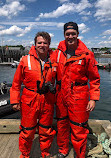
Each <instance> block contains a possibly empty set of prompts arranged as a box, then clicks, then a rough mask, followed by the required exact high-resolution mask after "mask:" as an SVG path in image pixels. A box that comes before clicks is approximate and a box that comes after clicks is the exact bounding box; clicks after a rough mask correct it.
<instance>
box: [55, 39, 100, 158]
mask: <svg viewBox="0 0 111 158" xmlns="http://www.w3.org/2000/svg"><path fill="white" fill-rule="evenodd" d="M56 53H57V62H58V68H57V102H56V105H57V106H56V115H57V120H58V121H57V127H58V135H57V143H58V146H59V152H60V153H62V154H63V155H67V154H68V150H69V133H70V127H71V141H72V144H73V147H74V150H75V152H76V158H85V152H86V143H87V134H88V133H89V131H88V129H87V121H88V118H89V112H88V111H86V107H87V105H88V101H89V97H90V100H99V97H100V89H99V86H100V76H99V73H98V69H97V62H96V60H95V58H94V54H93V53H92V52H91V51H89V50H88V48H87V47H86V46H85V44H84V43H83V42H82V41H81V40H78V47H77V49H76V50H75V55H74V56H71V57H70V58H67V53H66V44H65V41H61V42H60V43H59V46H58V49H57V50H56ZM88 80H89V85H90V86H88Z"/></svg>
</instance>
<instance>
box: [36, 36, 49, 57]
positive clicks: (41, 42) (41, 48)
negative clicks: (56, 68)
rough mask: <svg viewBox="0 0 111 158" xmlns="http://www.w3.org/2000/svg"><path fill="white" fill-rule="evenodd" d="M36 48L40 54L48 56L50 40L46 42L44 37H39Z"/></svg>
mask: <svg viewBox="0 0 111 158" xmlns="http://www.w3.org/2000/svg"><path fill="white" fill-rule="evenodd" d="M35 48H36V50H37V52H38V54H40V55H42V54H44V55H47V53H48V50H49V43H48V40H46V39H45V38H43V37H42V36H39V37H37V42H36V45H35Z"/></svg>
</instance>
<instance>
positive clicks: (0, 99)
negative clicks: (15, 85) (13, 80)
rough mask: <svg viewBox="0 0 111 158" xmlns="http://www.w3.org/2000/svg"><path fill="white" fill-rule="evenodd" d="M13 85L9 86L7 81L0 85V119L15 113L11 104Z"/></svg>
mask: <svg viewBox="0 0 111 158" xmlns="http://www.w3.org/2000/svg"><path fill="white" fill-rule="evenodd" d="M11 86H12V84H7V82H6V81H4V82H3V83H0V118H2V117H4V116H7V115H9V114H13V113H15V111H14V110H13V109H12V106H11V104H10V93H9V90H10V87H11Z"/></svg>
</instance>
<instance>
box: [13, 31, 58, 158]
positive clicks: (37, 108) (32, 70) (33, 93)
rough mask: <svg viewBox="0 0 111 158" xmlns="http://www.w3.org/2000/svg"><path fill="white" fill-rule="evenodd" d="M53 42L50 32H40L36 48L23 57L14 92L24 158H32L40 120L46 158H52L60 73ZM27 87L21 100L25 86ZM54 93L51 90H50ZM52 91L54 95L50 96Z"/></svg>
mask: <svg viewBox="0 0 111 158" xmlns="http://www.w3.org/2000/svg"><path fill="white" fill-rule="evenodd" d="M50 42H51V38H50V35H49V34H48V33H47V32H38V33H37V35H36V36H35V46H32V47H31V49H30V51H29V54H28V55H26V56H24V57H22V59H21V61H20V64H19V65H18V68H17V70H16V73H15V75H14V80H13V83H12V87H11V89H10V102H11V104H12V105H13V109H15V110H20V111H21V125H20V136H19V149H20V151H21V153H22V154H21V155H20V158H29V155H30V150H31V146H32V141H33V138H34V134H35V131H36V127H37V119H39V141H40V148H41V154H42V157H43V158H44V157H48V158H50V154H49V148H50V146H51V143H52V141H53V137H54V135H55V131H54V130H53V129H52V127H51V126H52V121H53V113H54V94H53V93H54V91H53V90H52V89H53V88H52V89H51V88H49V87H50V85H52V84H53V78H54V75H55V71H56V65H55V64H54V62H55V57H54V54H55V53H53V51H52V50H51V49H49V45H50ZM22 83H23V85H24V86H25V88H24V89H23V92H22V96H21V98H20V89H21V84H22ZM50 89H51V90H50ZM50 91H51V92H50Z"/></svg>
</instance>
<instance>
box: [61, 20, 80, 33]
mask: <svg viewBox="0 0 111 158" xmlns="http://www.w3.org/2000/svg"><path fill="white" fill-rule="evenodd" d="M68 26H71V27H70V28H68ZM68 29H74V30H76V31H77V32H79V30H78V25H77V23H75V22H68V23H65V24H64V33H65V31H66V30H68Z"/></svg>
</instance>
